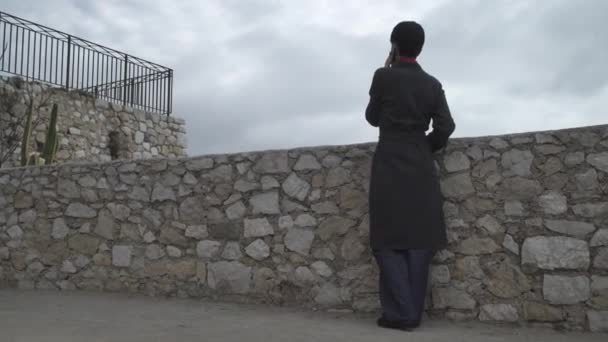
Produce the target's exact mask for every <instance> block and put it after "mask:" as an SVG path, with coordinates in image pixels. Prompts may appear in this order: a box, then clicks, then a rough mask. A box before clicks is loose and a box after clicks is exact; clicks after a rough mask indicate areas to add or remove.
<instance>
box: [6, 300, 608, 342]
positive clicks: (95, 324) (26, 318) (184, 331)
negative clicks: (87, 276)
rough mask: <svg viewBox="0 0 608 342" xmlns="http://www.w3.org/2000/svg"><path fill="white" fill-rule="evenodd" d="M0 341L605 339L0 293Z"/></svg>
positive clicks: (185, 303)
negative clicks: (410, 328) (403, 328)
mask: <svg viewBox="0 0 608 342" xmlns="http://www.w3.org/2000/svg"><path fill="white" fill-rule="evenodd" d="M0 341H2V342H17V341H24V342H25V341H27V342H36V341H44V342H68V341H87V342H99V341H112V342H117V341H136V342H139V341H141V342H143V341H145V342H155V341H180V342H181V341H205V342H214V341H221V342H232V341H235V342H256V341H260V342H279V341H280V342H301V341H314V342H326V341H327V342H329V341H331V342H342V341H344V342H346V341H348V342H359V341H367V342H369V341H372V342H391V341H400V342H407V341H416V342H425V341H433V342H441V341H450V342H459V341H463V342H465V341H466V342H482V341H483V342H498V341H518V342H525V341H533V342H543V341H550V342H562V341H577V342H583V341H598V342H599V341H603V342H606V341H608V335H607V334H603V335H601V334H580V333H570V334H565V333H559V332H554V331H551V330H544V329H522V328H507V327H495V326H489V325H482V324H478V323H471V324H454V323H450V322H443V321H431V322H427V324H426V325H425V326H424V327H423V328H421V329H420V330H417V331H415V332H411V333H406V332H398V331H391V330H385V329H379V328H377V327H376V326H375V325H374V323H373V319H371V318H370V317H354V316H353V315H343V314H328V313H314V312H305V311H299V310H296V309H284V308H276V307H266V306H250V305H234V304H225V303H209V302H201V301H195V300H181V299H159V298H148V297H141V296H129V295H119V294H99V293H84V292H74V293H66V292H38V291H36V292H29V291H17V290H0Z"/></svg>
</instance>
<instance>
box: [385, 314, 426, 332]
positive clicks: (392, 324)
mask: <svg viewBox="0 0 608 342" xmlns="http://www.w3.org/2000/svg"><path fill="white" fill-rule="evenodd" d="M376 324H378V326H379V327H382V328H387V329H396V330H402V331H412V330H413V329H414V328H417V327H418V324H412V323H409V322H407V321H389V320H387V319H385V318H383V317H380V318H378V320H377V321H376Z"/></svg>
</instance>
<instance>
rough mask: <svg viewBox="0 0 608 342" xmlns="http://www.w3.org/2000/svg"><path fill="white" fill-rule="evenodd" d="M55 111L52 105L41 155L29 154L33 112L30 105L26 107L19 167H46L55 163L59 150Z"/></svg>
mask: <svg viewBox="0 0 608 342" xmlns="http://www.w3.org/2000/svg"><path fill="white" fill-rule="evenodd" d="M57 111H58V108H57V104H53V109H52V110H51V117H50V120H49V127H48V129H47V132H46V140H45V142H44V147H43V148H42V153H38V152H34V153H30V138H31V136H32V117H33V114H34V111H33V108H32V104H30V106H29V107H28V110H27V113H26V115H27V119H26V122H25V127H24V130H23V139H22V141H21V166H28V165H36V166H41V165H48V164H51V163H52V162H54V161H55V155H56V153H57V150H58V148H59V138H58V136H57Z"/></svg>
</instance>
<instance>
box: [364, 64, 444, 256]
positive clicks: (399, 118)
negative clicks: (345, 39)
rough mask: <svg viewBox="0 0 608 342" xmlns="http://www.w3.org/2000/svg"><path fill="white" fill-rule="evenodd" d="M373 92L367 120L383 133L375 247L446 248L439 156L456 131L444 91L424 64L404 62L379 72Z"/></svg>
mask: <svg viewBox="0 0 608 342" xmlns="http://www.w3.org/2000/svg"><path fill="white" fill-rule="evenodd" d="M369 93H370V102H369V104H368V106H367V110H366V113H365V116H366V119H367V121H368V122H369V123H370V124H371V125H372V126H374V127H379V129H380V136H379V141H378V145H377V147H376V151H375V153H374V157H373V161H372V170H371V179H370V189H369V214H370V243H371V247H372V249H382V248H390V249H422V248H428V249H435V250H436V249H440V248H443V247H444V246H445V245H446V231H445V219H444V215H443V196H442V194H441V189H440V185H439V179H438V174H437V171H436V170H435V165H434V159H433V153H434V152H436V151H438V150H440V149H442V148H443V147H445V145H446V144H447V141H448V138H449V136H450V135H451V134H452V133H453V131H454V129H455V124H454V120H453V119H452V116H451V114H450V110H449V107H448V104H447V101H446V98H445V94H444V91H443V87H442V85H441V83H440V82H439V81H438V80H437V79H435V78H434V77H433V76H431V75H429V74H427V73H426V72H425V71H424V70H423V69H422V67H420V65H419V64H418V63H415V62H414V63H411V62H399V63H397V64H396V65H393V66H392V67H385V68H380V69H378V70H377V71H376V72H375V74H374V78H373V81H372V85H371V88H370V92H369ZM431 120H432V123H433V124H432V127H433V130H432V132H431V133H429V134H428V135H427V134H426V131H427V130H428V128H429V125H430V123H431Z"/></svg>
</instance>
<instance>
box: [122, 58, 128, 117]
mask: <svg viewBox="0 0 608 342" xmlns="http://www.w3.org/2000/svg"><path fill="white" fill-rule="evenodd" d="M127 63H129V55H125V72H124V76H123V78H122V79H123V81H122V86H123V87H124V89H123V96H122V105H123V106H125V105H126V104H127V72H128V69H127V67H128V64H127Z"/></svg>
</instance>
